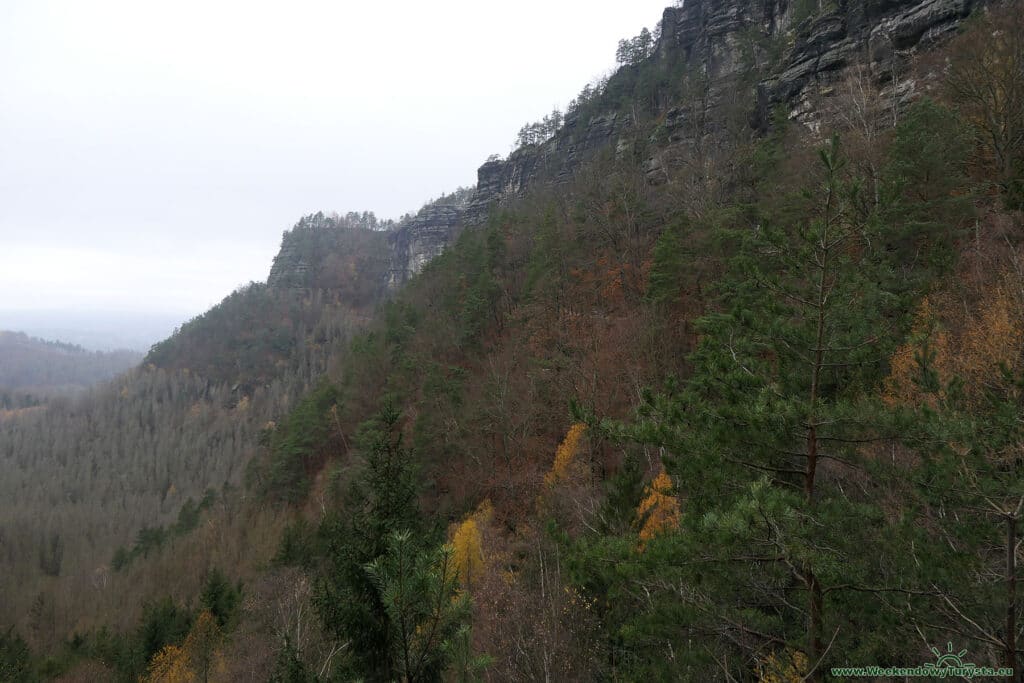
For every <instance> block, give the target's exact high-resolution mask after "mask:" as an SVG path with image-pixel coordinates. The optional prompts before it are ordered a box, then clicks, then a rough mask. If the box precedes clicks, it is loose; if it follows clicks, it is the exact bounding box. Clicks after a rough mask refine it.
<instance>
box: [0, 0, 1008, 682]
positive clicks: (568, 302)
mask: <svg viewBox="0 0 1024 683" xmlns="http://www.w3.org/2000/svg"><path fill="white" fill-rule="evenodd" d="M692 3H693V4H691V3H690V2H688V3H686V4H685V5H683V7H682V8H679V7H676V8H670V9H669V10H667V11H666V14H665V18H664V20H663V22H662V24H661V25H660V26H659V30H657V31H655V32H654V34H648V35H647V36H646V37H645V36H644V34H641V35H640V36H637V37H636V38H633V39H628V40H625V41H623V43H621V44H620V46H619V57H620V63H621V65H620V68H619V69H618V71H616V73H615V74H614V75H612V76H611V77H610V78H609V79H607V80H606V81H604V82H601V83H598V84H596V85H595V86H588V88H587V89H585V91H584V92H583V93H581V95H580V96H579V97H578V98H577V100H576V101H574V103H573V105H572V106H571V107H570V111H569V112H567V115H566V116H565V118H562V117H561V115H559V116H554V115H552V116H550V117H548V118H547V119H545V120H544V121H542V122H540V123H538V124H532V125H531V124H528V125H527V126H525V127H524V129H523V131H521V134H520V140H519V142H520V143H521V146H520V148H519V149H518V150H517V151H516V152H514V153H513V154H512V155H510V157H509V158H508V159H493V160H490V161H489V162H488V163H487V164H485V165H484V167H482V168H481V171H480V179H481V182H480V184H479V185H478V187H477V188H476V190H475V191H474V193H475V194H473V199H471V200H468V201H467V200H465V198H464V197H462V195H461V194H460V197H459V200H458V202H456V204H457V207H458V209H457V210H458V211H459V212H464V213H461V214H458V215H461V216H462V219H461V220H462V221H463V222H462V223H459V224H457V226H456V228H455V229H452V230H451V231H450V232H447V231H448V229H449V227H450V225H451V224H450V222H449V221H450V220H451V218H452V216H453V215H456V214H455V213H453V212H452V211H453V210H450V209H451V207H450V206H449V205H448V204H445V203H444V201H443V200H442V201H441V202H440V203H438V204H437V205H436V206H434V207H432V210H430V211H426V212H421V214H420V216H419V219H420V220H419V222H417V221H415V220H413V219H409V221H408V222H406V223H404V224H403V225H404V226H405V228H409V227H410V226H412V228H414V229H415V230H418V231H419V232H415V230H414V231H409V230H406V232H404V233H403V232H401V231H402V229H403V227H402V225H394V226H387V227H389V228H390V229H389V230H386V231H380V230H379V229H378V228H379V227H380V226H379V225H378V224H377V223H376V220H375V219H374V221H370V220H369V217H368V216H367V215H366V214H349V216H347V217H344V218H342V217H331V216H324V215H323V214H316V215H314V216H309V217H307V218H305V219H303V220H302V221H300V223H299V224H298V225H297V226H296V227H295V228H293V229H292V230H291V231H289V232H287V233H286V234H285V236H284V239H283V242H282V249H281V252H280V254H279V256H278V257H277V259H276V260H275V263H274V266H273V269H272V271H271V275H270V278H269V280H268V283H267V284H262V283H253V284H252V285H250V286H248V287H245V288H243V289H241V290H239V291H237V292H235V293H234V294H232V295H231V296H229V297H228V298H226V299H225V300H224V302H222V303H221V304H220V305H219V306H218V307H215V308H214V309H212V310H211V311H209V312H208V313H206V314H204V315H203V316H200V317H199V318H197V319H195V320H193V321H191V322H190V323H188V324H186V325H184V326H183V327H182V328H181V329H180V330H179V331H178V332H177V333H176V334H175V335H174V336H173V337H171V338H170V339H168V340H167V341H165V342H163V343H161V344H158V345H157V346H155V347H154V348H153V350H152V351H151V352H150V354H149V356H148V357H147V359H146V363H145V364H144V365H143V366H142V367H141V368H139V369H138V370H136V371H133V372H132V373H129V374H128V375H125V376H123V377H121V378H119V379H118V380H117V381H115V382H114V383H112V384H110V385H108V386H105V387H102V388H99V389H95V390H93V391H91V392H90V393H88V394H86V395H84V396H82V397H79V398H77V399H73V400H68V401H59V402H54V403H51V404H50V405H48V406H47V407H46V408H45V410H43V411H36V412H34V413H32V414H30V415H25V416H21V417H18V418H17V419H14V420H8V421H5V422H3V423H0V506H2V507H0V563H2V564H0V568H2V571H0V605H2V611H0V624H4V623H10V624H11V627H10V630H0V680H17V681H30V680H37V679H56V680H64V681H91V680H120V681H137V680H143V681H180V680H187V681H192V680H203V681H215V680H216V681H219V680H225V681H229V680H230V681H249V680H272V681H288V682H300V681H301V682H308V681H328V680H338V681H352V680H365V681H395V680H398V681H409V682H412V681H434V680H446V681H475V680H487V681H520V680H523V681H525V680H544V681H563V680H564V681H577V680H579V681H591V680H595V681H604V680H609V681H611V680H614V681H636V680H659V681H660V680H683V681H718V680H721V681H762V682H766V683H767V682H781V681H800V680H809V681H821V680H843V679H844V677H845V676H846V674H843V673H842V672H841V671H840V668H841V667H857V666H880V667H916V666H921V665H924V664H925V663H934V662H936V659H937V657H940V656H941V655H942V654H943V653H947V652H949V653H956V652H959V651H960V650H965V651H966V652H965V653H964V654H963V655H961V656H963V661H965V662H966V661H969V662H971V663H972V666H975V667H989V668H991V669H992V670H993V672H988V673H981V670H980V669H978V670H977V671H976V673H977V678H979V679H986V677H987V678H988V679H996V677H997V674H998V677H999V678H1000V679H1008V680H1019V679H1020V676H1021V673H1020V672H1021V671H1024V665H1021V664H1020V657H1019V655H1020V648H1021V643H1022V639H1021V635H1022V634H1021V629H1022V628H1024V626H1022V624H1024V620H1022V617H1024V615H1022V609H1021V603H1020V600H1019V598H1018V596H1017V588H1016V584H1017V578H1018V575H1019V568H1018V563H1019V559H1020V531H1021V530H1020V528H1019V527H1020V525H1019V524H1018V521H1019V519H1020V517H1021V514H1022V508H1024V479H1022V478H1021V473H1020V469H1019V467H1020V462H1021V456H1022V453H1024V425H1022V421H1021V418H1020V416H1021V414H1022V412H1024V411H1022V408H1024V405H1022V403H1021V401H1022V396H1024V394H1022V388H1024V261H1022V252H1021V249H1022V248H1024V213H1022V211H1021V209H1022V206H1024V194H1022V193H1024V20H1022V18H1021V17H1022V16H1024V7H1022V6H1021V3H1020V1H1019V0H1013V1H1009V2H1003V3H1000V2H996V3H990V4H983V3H979V4H978V5H977V6H974V5H973V4H972V3H964V2H961V3H952V4H950V3H930V2H909V1H908V2H900V1H897V0H893V1H892V2H887V3H868V5H870V7H869V6H867V5H865V6H864V7H859V6H858V7H859V8H858V7H854V6H853V5H852V4H851V5H849V6H848V4H847V3H837V4H834V5H833V4H827V5H826V4H819V3H783V4H776V3H761V2H753V1H751V2H745V1H741V0H733V2H731V3H725V4H726V5H728V7H720V8H717V9H718V10H720V11H721V12H722V13H723V14H716V13H715V12H716V10H715V8H712V7H711V5H710V3H707V2H704V3H701V2H698V0H692ZM769 5H770V6H771V7H770V8H774V10H771V11H778V13H779V14H778V16H776V17H775V18H776V19H778V22H775V21H774V20H773V21H768V22H762V20H763V19H764V17H767V16H769V15H770V14H771V12H770V11H769V9H770V8H769ZM790 5H792V6H790ZM953 5H955V7H953V8H952V9H950V8H951V7H952V6H953ZM766 8H767V9H766ZM972 8H973V10H974V11H973V13H971V12H970V10H971V9H972ZM733 10H735V11H733ZM968 15H970V16H968ZM751 16H754V17H755V19H750V17H751ZM772 16H775V15H772ZM723 17H724V18H723ZM698 19H700V21H697V20H698ZM726 19H729V21H726ZM670 20H671V22H670ZM693 22H697V23H696V24H695V23H693ZM744 22H747V23H744ZM872 22H874V23H872ZM695 27H697V28H699V29H700V30H699V31H697V32H696V33H695V32H694V28H695ZM723 27H725V28H723ZM879 27H881V28H879ZM885 27H889V29H892V30H891V34H890V35H891V36H894V38H893V40H892V41H891V42H890V43H889V44H888V47H885V48H883V47H879V45H882V43H879V42H877V40H876V38H877V33H878V31H881V30H882V29H884V28H885ZM894 27H895V28H894ZM723 35H726V36H728V38H727V39H722V38H721V36H723ZM851 36H853V37H857V36H862V37H864V41H865V42H864V44H863V46H868V45H869V44H870V45H873V46H874V48H876V49H875V50H874V51H871V52H864V53H862V52H858V50H857V49H856V48H855V47H853V46H854V45H860V43H856V41H853V38H851ZM720 39H721V40H723V41H724V42H723V43H721V44H722V45H726V46H729V51H727V52H722V51H721V50H720V49H718V48H717V47H715V46H716V45H719V43H715V42H714V41H715V40H720ZM687 41H690V42H687ZM851 41H853V42H851ZM872 41H874V42H872ZM680 45H682V46H684V47H685V50H682V52H678V51H674V50H675V49H676V48H678V47H679V46H680ZM694 46H696V47H694ZM701 46H704V47H701ZM708 46H711V47H708ZM837 46H838V47H837ZM691 48H692V49H691ZM722 49H725V48H722ZM886 50H888V51H886ZM699 55H703V57H699ZM837 55H838V56H837ZM702 60H703V61H702ZM830 60H831V61H830ZM808 64H813V66H808ZM879 64H881V65H883V66H884V68H882V69H879V68H877V67H878V65H879ZM800 69H804V70H803V71H801V70H800ZM748 94H750V95H751V97H750V98H749V99H744V97H746V95H748ZM609 130H610V131H613V133H609V134H605V133H607V131H609ZM599 136H600V139H601V140H603V142H600V141H599V140H598V137H599ZM567 150H571V154H570V152H569V151H567ZM485 181H486V182H485ZM453 206H454V205H453ZM481 207H483V209H486V210H482V208H481ZM428 208H430V207H428ZM481 214H482V215H484V216H485V219H484V220H483V221H482V222H478V221H476V218H477V217H479V216H480V215H481ZM357 219H358V220H357ZM352 221H356V223H352ZM424 235H427V236H428V237H429V239H425V238H424ZM396 245H397V246H396ZM389 250H390V251H389ZM417 250H420V251H419V252H417ZM396 253H399V254H400V256H401V258H400V259H399V261H401V263H399V264H398V266H396V258H397V257H396V255H395V254H396ZM425 253H429V254H430V255H431V258H429V259H427V258H419V256H420V255H422V254H425ZM434 254H438V255H436V256H434ZM421 261H422V262H423V263H425V265H423V264H422V263H421ZM427 261H429V262H427ZM409 263H416V268H411V267H409V265H408V264H409ZM421 266H422V267H421ZM396 272H400V273H401V277H396V276H395V273H396ZM403 283H404V284H403ZM947 644H948V645H947ZM947 647H949V648H952V649H951V650H947ZM1001 668H1003V670H1002V671H1001V673H1000V669H1001ZM1008 668H1013V669H1015V670H1016V673H1014V674H1013V675H1012V676H1011V675H1009V674H1008V673H1007V672H1006V671H1005V669H1008ZM1003 674H1006V675H1003Z"/></svg>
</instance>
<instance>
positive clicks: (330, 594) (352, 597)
mask: <svg viewBox="0 0 1024 683" xmlns="http://www.w3.org/2000/svg"><path fill="white" fill-rule="evenodd" d="M398 418H399V413H398V411H397V410H396V409H395V407H394V405H393V403H392V402H391V401H390V400H386V401H385V404H384V407H383V408H382V409H381V411H380V413H379V415H378V416H377V418H376V419H375V420H373V421H371V422H370V423H368V424H366V425H364V427H363V429H362V431H361V432H360V436H359V439H360V442H361V444H362V447H363V449H364V450H365V452H366V463H365V469H364V470H363V472H362V473H361V474H360V476H359V477H357V478H356V479H355V480H354V481H353V483H352V486H351V487H350V489H349V491H348V493H347V495H346V497H345V505H344V511H343V512H335V513H333V514H331V515H330V516H329V517H327V518H326V519H325V520H324V522H323V523H322V524H321V528H320V534H321V536H322V538H323V539H324V542H325V547H326V552H327V557H326V561H325V563H324V569H323V573H322V575H321V576H320V577H319V580H318V583H317V589H316V594H315V596H314V604H315V606H316V609H317V612H318V613H319V615H320V618H321V620H322V622H323V624H324V626H325V628H326V629H327V630H328V631H329V632H331V633H333V634H334V635H336V636H337V637H338V638H339V639H341V640H343V641H347V642H349V643H350V648H349V649H350V651H351V652H352V659H353V665H352V666H353V669H354V671H353V674H354V675H359V676H365V677H366V678H367V679H368V680H374V681H378V680H379V681H388V680H392V679H393V678H394V676H395V675H396V669H395V668H394V663H393V661H392V659H391V654H392V652H393V648H394V642H393V630H392V626H391V623H390V617H389V613H388V607H387V605H385V604H384V602H383V599H382V596H381V594H380V592H379V591H378V587H377V585H376V583H375V582H374V580H373V578H372V577H371V576H370V574H369V573H368V572H367V570H366V567H367V566H368V565H370V564H372V563H373V562H374V561H376V560H377V558H379V557H381V556H383V555H384V554H385V553H386V552H387V550H388V543H389V539H390V538H391V536H392V534H394V533H395V532H410V533H413V534H415V536H414V537H415V538H417V539H421V538H422V532H423V528H422V522H421V521H420V517H419V511H418V509H417V504H416V484H415V478H414V470H413V462H412V454H411V453H410V452H409V451H408V450H407V449H405V448H403V447H402V437H401V434H400V433H399V431H398V428H399V425H398Z"/></svg>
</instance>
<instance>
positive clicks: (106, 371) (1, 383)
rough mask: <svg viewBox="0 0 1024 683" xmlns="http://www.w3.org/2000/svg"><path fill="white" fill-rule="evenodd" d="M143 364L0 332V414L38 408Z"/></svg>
mask: <svg viewBox="0 0 1024 683" xmlns="http://www.w3.org/2000/svg"><path fill="white" fill-rule="evenodd" d="M140 360H142V356H141V354H138V353H135V352H132V351H113V352H100V351H86V350H85V349H83V348H81V347H80V346H75V345H73V344H63V343H60V342H51V341H44V340H42V339H36V338H34V337H29V336H28V335H26V334H24V333H21V332H8V331H3V330H0V411H7V410H14V409H17V408H25V407H30V406H31V405H35V404H38V403H39V402H40V401H41V400H42V399H43V398H44V397H45V396H46V395H50V394H60V393H69V392H74V391H78V390H81V389H84V388H86V387H89V386H92V385H94V384H97V383H99V382H102V381H103V380H108V379H111V378H113V377H114V375H117V374H118V373H121V372H124V371H125V370H127V369H129V368H131V367H132V366H134V365H136V364H138V362H139V361H140Z"/></svg>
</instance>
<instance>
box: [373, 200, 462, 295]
mask: <svg viewBox="0 0 1024 683" xmlns="http://www.w3.org/2000/svg"><path fill="white" fill-rule="evenodd" d="M464 213H465V211H464V209H463V208H461V207H459V206H456V205H444V204H442V205H438V204H430V205H427V206H425V207H424V208H423V209H421V210H420V212H419V213H417V214H416V216H415V217H413V218H411V219H409V220H408V221H406V222H405V223H403V224H402V225H401V226H399V228H398V229H397V230H394V231H392V232H391V233H389V234H388V245H389V246H390V252H391V260H390V263H391V265H390V266H389V268H388V275H387V287H388V289H391V290H393V289H397V288H398V287H400V286H401V285H403V284H404V283H405V282H406V281H407V280H408V279H409V278H411V277H412V276H414V275H416V274H417V273H419V272H420V271H421V270H423V266H425V265H427V263H429V262H430V261H431V260H433V259H434V258H435V257H436V256H439V255H440V254H441V252H443V251H444V250H445V248H446V247H447V246H448V244H449V243H450V242H451V241H452V240H453V239H454V238H455V235H456V233H457V230H458V227H459V226H460V225H461V224H462V221H463V215H464Z"/></svg>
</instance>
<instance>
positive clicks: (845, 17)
mask: <svg viewBox="0 0 1024 683" xmlns="http://www.w3.org/2000/svg"><path fill="white" fill-rule="evenodd" d="M983 2H985V0H686V1H685V2H684V3H683V4H682V6H681V7H670V8H668V9H666V10H665V11H664V14H663V16H662V24H661V26H662V30H661V36H660V38H659V40H658V43H657V45H656V46H655V49H654V52H653V54H652V55H651V56H650V57H648V62H649V63H648V64H647V66H658V65H659V64H660V65H662V66H666V67H671V68H670V71H669V72H670V73H674V74H681V75H677V76H676V78H681V79H682V80H683V82H684V86H685V87H684V88H683V90H684V91H685V92H686V93H687V94H686V96H684V97H683V98H682V100H681V101H679V102H678V103H677V104H676V105H675V106H674V107H673V108H671V109H669V110H668V111H667V112H665V116H664V117H663V123H662V124H661V126H660V132H659V135H662V136H663V137H660V138H659V139H656V140H655V139H652V142H653V143H655V146H661V147H663V148H664V147H666V146H667V147H670V148H674V149H675V150H676V152H677V155H681V156H683V157H685V156H686V154H687V149H688V146H689V145H693V144H694V143H695V141H696V140H698V139H706V138H710V139H711V140H712V141H713V140H714V136H715V134H716V131H717V130H718V129H719V128H720V127H721V126H723V125H726V124H725V123H724V122H725V121H727V120H730V117H732V119H731V120H735V119H736V117H737V116H739V117H741V118H742V119H743V121H744V125H750V126H753V127H754V128H757V129H762V130H763V129H765V128H766V127H767V125H768V122H769V119H770V117H771V115H772V112H773V111H774V110H776V109H777V108H779V107H781V108H783V110H784V111H786V112H787V113H788V115H789V117H790V118H791V119H793V120H797V121H800V122H802V123H804V124H807V125H810V126H812V127H813V126H814V125H815V120H816V117H817V115H818V111H817V110H816V107H817V104H818V102H820V100H821V98H823V97H827V96H828V95H829V93H830V92H831V90H832V89H833V88H834V85H835V84H836V83H837V82H838V81H839V80H840V79H842V78H844V77H845V76H846V74H847V73H848V69H849V68H850V67H852V66H854V65H860V66H862V67H863V68H864V70H865V72H866V74H867V76H868V78H870V79H871V80H872V81H873V82H874V83H875V84H876V85H880V86H882V85H884V86H886V87H888V88H890V89H891V91H892V92H893V93H895V94H897V95H898V96H900V97H903V96H905V95H906V94H907V93H910V92H912V90H913V83H909V82H905V81H902V80H901V79H902V78H904V77H905V72H906V66H907V64H908V63H909V60H910V57H911V56H913V54H914V53H915V52H916V51H917V50H919V49H921V48H926V47H929V46H931V45H933V44H934V43H935V42H937V41H939V40H941V39H942V38H943V37H945V36H947V35H948V34H950V33H951V32H952V31H954V30H955V29H956V27H957V26H958V25H959V23H960V22H961V21H962V20H963V19H964V18H965V17H966V16H967V15H968V14H969V13H970V12H971V11H972V10H973V9H974V8H975V7H977V6H979V5H980V4H982V3H983ZM608 99H609V100H610V99H611V98H608ZM596 101H597V102H598V103H600V102H601V98H600V96H598V99H597V100H596ZM605 104H606V106H607V109H606V110H605V111H604V113H598V114H596V115H589V116H588V117H587V118H586V120H582V119H581V117H580V116H579V115H578V114H569V115H567V116H566V119H565V121H564V123H563V125H562V127H561V128H560V129H559V130H558V131H557V132H556V133H555V135H554V136H553V137H551V138H550V139H549V140H547V141H546V142H543V143H541V144H537V145H528V146H525V147H522V148H520V149H518V150H516V151H515V152H513V153H512V154H510V155H509V157H508V158H507V159H491V160H488V161H487V162H486V163H484V164H483V165H482V166H481V167H480V168H479V170H478V171H477V185H476V189H475V191H474V193H473V194H472V196H471V197H470V198H469V199H468V201H466V202H463V203H458V204H444V205H438V204H433V205H428V206H427V207H425V208H424V209H422V210H421V211H420V212H419V214H417V215H416V216H415V217H414V218H412V219H408V220H406V221H405V222H403V223H402V224H401V225H399V227H398V228H397V229H396V230H394V231H393V232H391V233H390V234H389V236H388V243H389V246H390V266H389V267H388V269H387V275H386V282H385V285H386V287H387V288H388V289H392V290H393V289H395V288H397V287H399V286H401V285H402V284H403V283H405V282H406V281H407V280H408V279H409V278H411V277H412V276H414V275H415V274H417V273H419V272H420V271H421V270H422V269H423V266H424V265H426V263H427V262H429V261H430V260H431V259H433V258H435V257H436V256H437V255H438V254H440V253H441V252H442V251H444V249H445V248H446V247H447V246H448V244H450V243H451V242H452V240H453V239H454V237H455V235H456V234H457V232H458V230H459V229H460V228H461V227H463V226H474V225H480V224H482V223H484V222H486V220H487V217H488V215H489V213H490V210H491V208H492V207H493V206H494V205H495V204H497V203H500V202H503V201H506V200H509V199H513V198H517V197H521V196H523V194H524V193H525V192H526V190H527V189H528V188H530V187H534V186H536V185H538V184H543V183H550V184H555V185H557V184H560V183H562V182H564V181H566V180H568V179H569V178H570V177H571V176H572V174H573V173H574V172H575V171H576V169H577V168H579V166H580V165H581V164H582V163H583V162H584V161H585V160H587V159H589V158H592V157H593V156H594V155H595V154H597V153H598V152H600V151H601V150H605V149H611V150H614V151H615V153H616V154H619V153H622V152H624V151H626V150H627V149H631V148H632V144H633V137H634V135H635V134H634V131H633V130H632V126H631V125H630V124H631V121H630V118H629V117H628V116H626V115H623V114H622V113H620V112H619V105H620V104H621V103H620V102H616V101H607V102H606V103H605ZM592 110H593V109H591V111H592ZM644 167H645V170H646V172H647V177H648V179H649V180H650V181H651V182H659V179H664V178H666V177H667V170H666V167H665V162H664V161H663V160H662V159H661V158H659V157H657V156H655V157H652V158H650V159H648V161H647V162H646V163H645V165H644ZM286 248H287V245H283V247H282V252H281V254H279V256H278V259H280V260H281V262H282V264H285V263H287V264H288V267H287V268H284V266H283V265H282V266H281V267H280V268H279V267H278V261H277V260H275V270H274V271H272V272H271V283H272V284H273V283H275V282H278V283H285V282H286V279H285V277H284V275H282V274H281V273H285V272H287V273H289V275H288V278H291V279H297V280H299V281H301V280H303V278H306V277H307V276H308V269H309V267H310V265H309V262H308V257H307V256H303V255H302V254H298V253H293V252H292V251H288V250H287V249H286ZM288 281H290V280H288Z"/></svg>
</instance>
